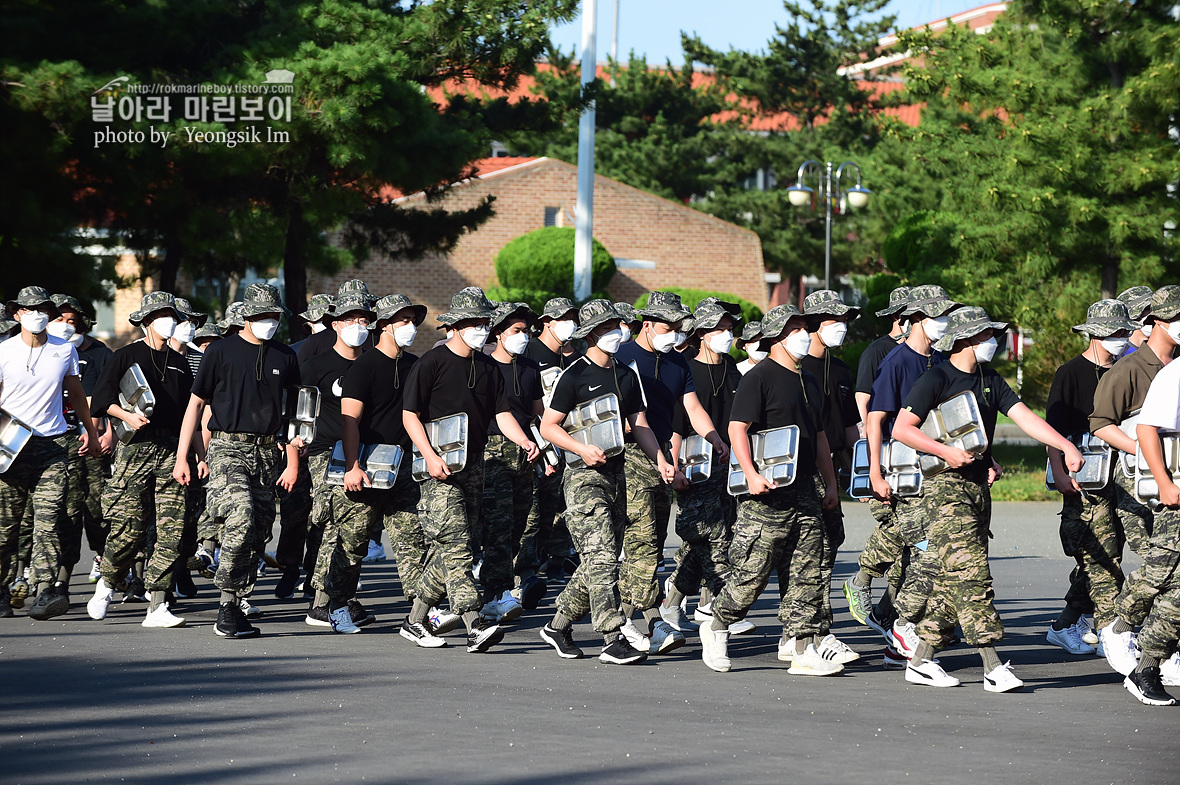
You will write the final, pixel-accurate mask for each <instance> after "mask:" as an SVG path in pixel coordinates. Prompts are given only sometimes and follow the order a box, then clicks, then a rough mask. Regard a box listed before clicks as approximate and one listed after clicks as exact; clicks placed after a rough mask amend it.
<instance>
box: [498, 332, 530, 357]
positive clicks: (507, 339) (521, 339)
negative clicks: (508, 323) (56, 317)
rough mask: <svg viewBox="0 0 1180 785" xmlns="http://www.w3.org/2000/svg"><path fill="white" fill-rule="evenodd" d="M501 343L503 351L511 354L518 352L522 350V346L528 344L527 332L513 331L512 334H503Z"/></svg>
mask: <svg viewBox="0 0 1180 785" xmlns="http://www.w3.org/2000/svg"><path fill="white" fill-rule="evenodd" d="M503 343H504V351H506V352H508V353H509V354H512V355H517V354H520V353H521V352H523V351H524V347H526V346H528V345H529V334H528V333H514V334H512V335H505V336H504V338H503Z"/></svg>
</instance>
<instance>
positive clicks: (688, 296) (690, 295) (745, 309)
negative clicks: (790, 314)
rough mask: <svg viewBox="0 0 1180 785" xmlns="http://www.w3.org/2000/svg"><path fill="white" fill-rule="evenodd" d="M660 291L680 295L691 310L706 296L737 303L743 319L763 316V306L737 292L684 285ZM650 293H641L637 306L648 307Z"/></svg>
mask: <svg viewBox="0 0 1180 785" xmlns="http://www.w3.org/2000/svg"><path fill="white" fill-rule="evenodd" d="M660 291H662V292H672V293H673V294H678V295H680V304H681V305H683V306H684V307H685V308H686V309H688V310H689V311H695V310H696V308H697V304H698V303H700V301H701V300H704V299H705V298H706V297H716V298H717V299H719V300H722V301H723V302H727V303H735V304H736V305H737V306H738V307H739V308H741V309H742V320H743V321H746V322H753V321H757V320H758V319H761V318H762V309H761V308H759V307H758V306H757V305H755V304H754V303H752V302H750V301H749V300H746V299H745V298H742V297H738V296H737V295H736V294H729V293H728V292H714V291H709V290H707V289H688V288H685V287H682V286H665V287H663V288H662V289H660ZM649 295H650V293H648V294H641V295H639V299H638V300H636V301H635V307H636V308H646V307H647V299H648V297H649ZM739 333H740V330H739Z"/></svg>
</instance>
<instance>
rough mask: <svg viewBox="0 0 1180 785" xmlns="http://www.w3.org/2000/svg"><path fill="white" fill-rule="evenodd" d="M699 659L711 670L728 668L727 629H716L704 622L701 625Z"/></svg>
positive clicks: (723, 671) (718, 670) (722, 671)
mask: <svg viewBox="0 0 1180 785" xmlns="http://www.w3.org/2000/svg"><path fill="white" fill-rule="evenodd" d="M701 659H702V660H703V661H704V663H705V665H707V666H708V667H709V668H711V669H712V670H715V671H717V672H718V673H726V672H727V671H728V670H729V666H730V661H729V630H724V631H720V632H719V631H717V630H714V629H713V628H712V627H710V626H709V625H708V624H705V625H703V626H702V627H701Z"/></svg>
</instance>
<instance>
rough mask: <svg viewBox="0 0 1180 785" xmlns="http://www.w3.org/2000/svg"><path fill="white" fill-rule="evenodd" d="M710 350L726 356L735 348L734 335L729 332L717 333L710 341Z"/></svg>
mask: <svg viewBox="0 0 1180 785" xmlns="http://www.w3.org/2000/svg"><path fill="white" fill-rule="evenodd" d="M709 348H710V349H712V350H713V351H715V352H716V353H717V354H725V353H726V352H728V351H729V350H730V349H731V348H733V333H732V332H731V331H729V330H726V331H725V332H723V333H717V334H716V335H714V336H713V337H712V338H710V339H709Z"/></svg>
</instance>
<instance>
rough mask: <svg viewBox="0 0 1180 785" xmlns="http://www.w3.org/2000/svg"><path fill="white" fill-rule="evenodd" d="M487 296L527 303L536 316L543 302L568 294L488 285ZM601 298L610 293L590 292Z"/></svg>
mask: <svg viewBox="0 0 1180 785" xmlns="http://www.w3.org/2000/svg"><path fill="white" fill-rule="evenodd" d="M484 294H485V295H487V298H488V299H489V300H491V301H493V302H501V303H505V302H513V303H528V306H529V308H532V309H533V311H535V312H536V314H537V315H538V316H540V315H541V311H543V310H544V309H545V303H547V302H549V301H550V300H552V299H553V298H554V297H569V295H568V294H558V293H557V292H543V291H537V290H535V289H515V288H512V287H509V286H489V287H488V288H487V289H485V290H484ZM595 298H603V299H606V300H609V299H610V295H608V294H606V293H605V292H592V293H591V294H590V299H591V300H593V299H595Z"/></svg>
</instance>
